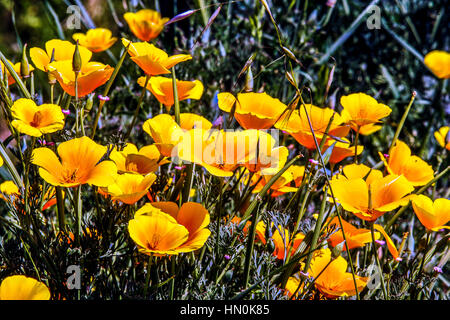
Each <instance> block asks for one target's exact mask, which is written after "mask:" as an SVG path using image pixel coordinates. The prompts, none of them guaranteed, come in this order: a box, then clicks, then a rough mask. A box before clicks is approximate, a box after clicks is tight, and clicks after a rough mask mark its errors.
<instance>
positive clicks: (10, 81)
mask: <svg viewBox="0 0 450 320" xmlns="http://www.w3.org/2000/svg"><path fill="white" fill-rule="evenodd" d="M7 61H8V62H9V64H10V65H11V66H12V67H13V69H14V71H15V72H16V73H17V75H18V76H19V77H20V78H22V76H21V74H20V65H21V64H20V62H17V63H12V62H11V61H9V60H7ZM0 68H1V69H2V74H5V72H6V76H7V77H8V86H10V85H13V84H14V83H16V80H14V78H13V76H12V75H11V74H10V73H9V71H8V69H6V66H5V65H4V64H3V62H2V61H1V60H0ZM33 70H34V68H33V66H31V65H30V71H33Z"/></svg>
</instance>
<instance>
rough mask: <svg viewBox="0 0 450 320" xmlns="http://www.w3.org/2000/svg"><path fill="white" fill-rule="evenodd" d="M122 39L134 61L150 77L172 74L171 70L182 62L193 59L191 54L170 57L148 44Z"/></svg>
mask: <svg viewBox="0 0 450 320" xmlns="http://www.w3.org/2000/svg"><path fill="white" fill-rule="evenodd" d="M130 42H131V41H129V40H127V39H124V38H122V44H123V45H124V47H125V48H126V47H128V53H129V54H130V56H131V60H133V61H134V62H135V63H136V64H137V65H138V66H139V67H140V68H141V69H142V70H143V71H144V72H145V74H147V75H149V76H157V75H160V74H167V73H170V71H169V69H170V68H172V67H173V66H175V65H177V64H178V63H180V62H183V61H187V60H190V59H192V56H191V55H189V54H176V55H173V56H170V57H169V55H168V54H167V53H165V52H164V51H163V50H161V49H158V48H156V47H155V46H154V45H153V44H150V43H148V42H133V43H130Z"/></svg>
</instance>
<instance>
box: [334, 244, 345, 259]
mask: <svg viewBox="0 0 450 320" xmlns="http://www.w3.org/2000/svg"><path fill="white" fill-rule="evenodd" d="M344 245H345V241H342V242H341V243H338V244H337V245H336V246H335V247H334V248H333V250H331V258H332V259H333V260H334V259H336V258H337V257H339V256H340V255H341V252H342V249H344Z"/></svg>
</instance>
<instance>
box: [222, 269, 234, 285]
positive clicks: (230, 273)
mask: <svg viewBox="0 0 450 320" xmlns="http://www.w3.org/2000/svg"><path fill="white" fill-rule="evenodd" d="M232 278H233V270H228V271H227V272H225V276H224V277H223V279H224V280H225V282H230V281H231V279H232Z"/></svg>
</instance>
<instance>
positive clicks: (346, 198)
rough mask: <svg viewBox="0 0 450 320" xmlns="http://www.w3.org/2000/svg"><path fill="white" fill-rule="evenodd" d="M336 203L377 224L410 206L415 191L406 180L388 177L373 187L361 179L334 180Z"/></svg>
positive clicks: (375, 183) (375, 182) (332, 181)
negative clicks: (396, 210)
mask: <svg viewBox="0 0 450 320" xmlns="http://www.w3.org/2000/svg"><path fill="white" fill-rule="evenodd" d="M330 184H331V188H333V192H334V195H335V197H336V200H337V201H338V202H339V203H340V204H341V205H342V207H343V208H344V209H345V210H347V211H349V212H352V213H353V214H354V215H356V216H357V217H358V218H360V219H363V220H366V221H375V220H376V219H377V218H378V217H380V216H382V215H383V214H384V213H386V212H389V211H392V210H394V209H396V208H398V207H399V206H404V205H407V204H408V202H409V200H410V196H407V195H408V194H409V193H411V192H412V191H413V190H414V187H413V186H412V185H411V183H410V182H409V181H408V180H407V179H406V178H405V177H404V176H397V175H388V176H386V177H383V178H378V179H374V180H373V181H371V182H370V183H367V181H364V180H363V179H362V178H357V179H341V178H338V179H332V180H331V182H330Z"/></svg>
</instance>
